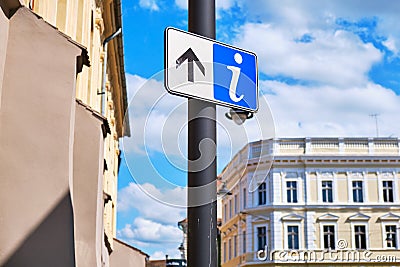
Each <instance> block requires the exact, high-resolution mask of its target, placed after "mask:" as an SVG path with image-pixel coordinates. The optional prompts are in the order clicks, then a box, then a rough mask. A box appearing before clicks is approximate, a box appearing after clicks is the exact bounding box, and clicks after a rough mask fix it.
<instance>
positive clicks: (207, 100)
mask: <svg viewBox="0 0 400 267" xmlns="http://www.w3.org/2000/svg"><path fill="white" fill-rule="evenodd" d="M169 30H174V31H179V32H182V33H185V34H188V35H192V36H194V37H198V38H201V39H205V40H207V41H210V42H212V43H216V44H219V45H222V46H225V47H228V48H231V49H234V50H239V51H242V52H244V53H248V54H252V55H254V57H255V59H256V109H251V108H246V107H242V106H239V105H235V104H232V103H226V102H223V101H219V100H215V99H207V98H202V97H198V96H194V95H190V94H185V93H182V92H176V91H174V90H172V89H171V88H169V86H168V52H167V51H168V31H169ZM164 87H165V89H167V91H168V93H170V94H172V95H177V96H182V97H186V98H193V99H199V100H203V101H206V102H211V103H214V104H217V105H220V106H224V107H228V108H234V109H239V110H244V111H250V112H253V113H256V112H257V111H258V109H259V100H258V98H259V96H258V93H259V89H258V58H257V55H256V53H254V52H252V51H248V50H245V49H242V48H238V47H235V46H232V45H229V44H225V43H221V42H219V41H216V40H213V39H211V38H208V37H205V36H202V35H198V34H195V33H192V32H187V31H184V30H181V29H177V28H174V27H167V28H165V30H164Z"/></svg>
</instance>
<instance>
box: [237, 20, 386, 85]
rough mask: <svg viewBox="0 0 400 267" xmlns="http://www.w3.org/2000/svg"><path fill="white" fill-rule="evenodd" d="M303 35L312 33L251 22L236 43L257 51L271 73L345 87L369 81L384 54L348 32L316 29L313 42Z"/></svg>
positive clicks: (265, 68)
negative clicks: (301, 40)
mask: <svg viewBox="0 0 400 267" xmlns="http://www.w3.org/2000/svg"><path fill="white" fill-rule="evenodd" d="M303 34H308V32H298V31H292V30H290V29H287V28H280V27H279V26H274V25H272V24H254V23H248V24H245V25H244V26H243V27H242V30H241V36H239V37H238V38H237V42H236V45H238V46H240V47H243V48H246V49H249V50H253V51H255V52H256V53H257V54H258V57H259V67H260V70H261V71H262V72H264V73H266V74H268V75H283V76H287V77H293V78H295V79H301V80H308V81H316V82H320V83H325V84H332V85H336V86H341V87H343V86H349V85H359V84H366V82H367V81H368V77H367V73H368V71H369V70H370V68H371V66H372V65H373V64H374V63H376V62H378V61H380V60H381V57H382V55H381V53H380V51H379V50H378V49H376V48H375V47H374V46H373V45H372V44H369V43H368V44H365V43H363V42H362V41H361V40H360V39H359V38H358V37H357V36H355V35H354V34H353V33H350V32H347V31H341V30H336V31H314V32H313V33H311V35H312V38H313V40H312V41H311V42H299V41H296V40H298V39H299V38H301V37H302V35H303Z"/></svg>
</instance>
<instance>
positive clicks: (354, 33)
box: [117, 0, 400, 259]
mask: <svg viewBox="0 0 400 267" xmlns="http://www.w3.org/2000/svg"><path fill="white" fill-rule="evenodd" d="M216 4H217V22H216V28H217V34H216V39H217V40H218V41H221V42H225V43H227V44H230V45H233V46H237V47H240V48H243V49H246V50H250V51H253V52H255V53H256V54H257V56H258V70H259V73H258V74H259V96H260V111H259V112H258V113H257V114H256V115H255V119H252V120H250V121H248V122H246V123H245V125H244V126H240V127H239V126H235V125H233V124H232V123H231V122H229V121H227V120H226V119H224V113H225V112H227V110H228V109H227V108H222V107H221V108H220V107H219V108H218V110H217V121H218V128H217V130H218V138H217V143H218V145H217V157H218V163H217V164H218V167H217V168H218V171H219V172H220V171H221V170H222V169H223V167H224V166H225V165H226V164H227V163H228V162H229V160H230V159H232V158H233V156H234V154H235V153H236V152H237V151H238V150H239V149H240V148H241V147H243V146H244V145H245V144H246V143H247V142H250V141H254V140H258V139H263V138H271V137H315V136H318V137H325V136H329V137H376V136H379V137H399V136H400V123H399V122H400V121H399V119H398V114H400V97H399V95H400V79H399V78H400V77H399V74H398V73H399V72H400V23H398V16H399V15H398V14H400V5H399V4H398V3H397V1H392V0H380V1H378V0H351V1H348V0H346V1H345V0H319V1H314V0H291V1H290V0H279V1H278V0H252V1H246V0H216ZM122 13H123V16H122V18H123V38H124V53H125V70H126V78H127V87H128V96H129V101H130V104H129V116H130V127H131V132H132V137H131V138H125V139H124V140H122V145H121V150H122V152H123V156H124V158H123V161H122V163H121V169H120V174H119V184H118V206H117V210H118V217H117V237H118V238H120V239H122V240H124V241H126V242H128V243H129V244H131V245H133V246H135V247H137V248H139V249H141V250H143V251H144V252H146V253H147V254H149V255H150V258H151V259H162V258H165V255H166V254H168V255H169V257H174V258H179V251H178V249H177V248H178V247H179V245H180V243H181V242H182V238H183V235H182V232H181V230H179V229H178V227H177V223H178V221H180V220H182V219H184V218H185V216H186V209H185V201H186V190H185V185H186V158H185V157H186V154H185V151H186V142H187V136H186V130H187V127H186V118H187V117H186V116H187V110H186V99H184V98H182V97H177V96H172V95H169V94H168V93H167V92H166V90H165V89H164V87H163V67H164V66H163V65H164V30H165V28H166V27H175V28H178V29H182V30H187V1H186V0H124V1H122ZM373 114H377V116H371V115H373Z"/></svg>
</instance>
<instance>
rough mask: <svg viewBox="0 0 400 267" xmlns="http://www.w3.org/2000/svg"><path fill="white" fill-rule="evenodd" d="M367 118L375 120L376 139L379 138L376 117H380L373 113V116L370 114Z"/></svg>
mask: <svg viewBox="0 0 400 267" xmlns="http://www.w3.org/2000/svg"><path fill="white" fill-rule="evenodd" d="M369 116H370V117H371V118H375V128H376V137H379V125H378V116H380V114H378V113H374V114H370V115H369Z"/></svg>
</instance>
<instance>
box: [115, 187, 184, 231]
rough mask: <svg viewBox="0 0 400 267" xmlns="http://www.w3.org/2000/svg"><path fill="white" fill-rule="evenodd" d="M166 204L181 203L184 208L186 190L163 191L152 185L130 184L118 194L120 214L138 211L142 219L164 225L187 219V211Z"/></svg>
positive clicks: (178, 188) (177, 188)
mask: <svg viewBox="0 0 400 267" xmlns="http://www.w3.org/2000/svg"><path fill="white" fill-rule="evenodd" d="M145 192H146V193H145ZM139 203H142V204H139ZM143 203H145V205H144V204H143ZM166 203H180V204H181V205H182V206H184V205H185V204H184V203H186V190H184V189H182V188H180V187H176V188H174V189H170V190H164V191H162V190H160V189H158V188H156V187H155V186H154V185H152V184H150V183H146V184H143V185H139V184H135V183H130V184H129V185H128V186H127V187H125V188H122V189H121V190H120V191H119V192H118V207H117V208H118V212H119V213H124V212H125V213H128V212H130V211H131V210H132V209H136V210H138V211H139V213H140V214H141V216H142V217H144V218H146V219H151V220H153V221H155V222H158V223H164V224H174V225H176V224H177V223H178V221H180V220H182V219H183V218H185V212H186V210H185V209H183V208H176V207H171V206H168V205H167V204H166Z"/></svg>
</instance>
